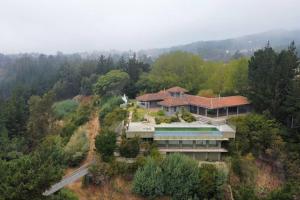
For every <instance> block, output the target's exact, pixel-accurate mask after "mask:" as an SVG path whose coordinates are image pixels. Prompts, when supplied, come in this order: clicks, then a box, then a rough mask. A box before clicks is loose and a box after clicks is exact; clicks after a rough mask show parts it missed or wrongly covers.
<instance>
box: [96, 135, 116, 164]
mask: <svg viewBox="0 0 300 200" xmlns="http://www.w3.org/2000/svg"><path fill="white" fill-rule="evenodd" d="M116 140H117V139H116V133H114V132H112V131H108V130H102V131H101V133H100V134H99V135H97V137H96V141H95V146H96V150H97V152H98V153H100V155H101V157H102V159H103V160H104V161H109V159H110V158H111V156H112V155H113V153H114V150H115V148H116Z"/></svg>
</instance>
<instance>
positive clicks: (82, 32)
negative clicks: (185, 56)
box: [0, 0, 300, 53]
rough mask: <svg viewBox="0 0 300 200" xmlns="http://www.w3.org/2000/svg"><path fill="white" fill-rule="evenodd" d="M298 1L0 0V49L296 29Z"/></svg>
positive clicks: (69, 49)
mask: <svg viewBox="0 0 300 200" xmlns="http://www.w3.org/2000/svg"><path fill="white" fill-rule="evenodd" d="M299 8H300V1H299V0H147V1H146V0H118V1H117V0H0V52H1V53H19V52H42V53H55V52H56V51H62V52H65V53H73V52H82V51H93V50H110V49H117V50H129V49H131V50H138V49H147V48H157V47H169V46H173V45H177V44H185V43H189V42H194V41H198V40H212V39H224V38H230V37H235V36H241V35H244V34H251V33H256V32H263V31H268V30H272V29H288V30H292V29H300V11H299Z"/></svg>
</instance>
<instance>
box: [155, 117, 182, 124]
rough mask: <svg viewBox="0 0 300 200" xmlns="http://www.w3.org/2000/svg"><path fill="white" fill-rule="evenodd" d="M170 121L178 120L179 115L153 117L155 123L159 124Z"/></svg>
mask: <svg viewBox="0 0 300 200" xmlns="http://www.w3.org/2000/svg"><path fill="white" fill-rule="evenodd" d="M172 122H180V120H179V117H178V116H177V115H176V116H157V117H155V123H156V124H161V123H167V124H169V123H172Z"/></svg>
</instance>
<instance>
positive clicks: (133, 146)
mask: <svg viewBox="0 0 300 200" xmlns="http://www.w3.org/2000/svg"><path fill="white" fill-rule="evenodd" d="M119 150H120V155H121V156H124V157H126V158H135V157H136V156H137V155H138V154H139V152H140V145H139V139H138V138H133V139H125V140H122V142H121V144H120V148H119Z"/></svg>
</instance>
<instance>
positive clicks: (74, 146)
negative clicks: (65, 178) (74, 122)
mask: <svg viewBox="0 0 300 200" xmlns="http://www.w3.org/2000/svg"><path fill="white" fill-rule="evenodd" d="M88 150H89V140H88V137H87V130H86V129H85V127H79V128H78V129H77V130H76V131H75V133H74V134H73V135H72V137H71V138H70V140H69V142H68V143H67V145H66V146H65V148H64V151H65V155H66V160H67V162H68V164H69V165H70V166H76V165H78V164H79V163H80V162H81V161H82V160H83V159H84V158H85V157H86V155H87V152H88Z"/></svg>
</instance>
